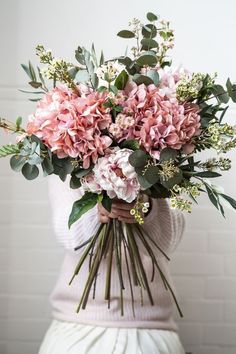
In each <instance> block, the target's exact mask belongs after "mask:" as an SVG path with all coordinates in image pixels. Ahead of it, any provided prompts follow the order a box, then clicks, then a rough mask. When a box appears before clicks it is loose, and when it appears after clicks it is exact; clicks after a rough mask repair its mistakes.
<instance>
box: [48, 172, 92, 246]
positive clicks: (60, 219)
mask: <svg viewBox="0 0 236 354" xmlns="http://www.w3.org/2000/svg"><path fill="white" fill-rule="evenodd" d="M48 180H49V200H50V204H51V209H52V223H53V227H54V232H55V235H56V238H57V240H58V242H59V243H60V244H61V245H62V246H63V247H64V248H65V249H67V250H72V251H74V248H75V247H77V246H78V245H80V244H81V243H83V242H85V241H86V240H88V239H89V238H90V237H91V236H92V235H94V233H95V232H96V230H97V227H98V225H99V220H98V214H97V207H96V206H95V207H94V208H92V209H90V210H89V211H88V212H87V213H85V214H84V215H83V216H82V217H81V218H80V219H79V220H77V221H76V222H75V223H74V224H73V225H72V226H71V228H70V229H69V227H68V220H69V215H70V212H71V210H72V206H73V203H74V202H75V201H76V200H78V199H80V198H81V197H82V195H83V192H82V191H81V189H80V188H79V189H71V188H70V186H69V182H68V180H66V181H65V182H62V181H61V180H60V178H59V177H58V176H55V175H52V176H49V178H48ZM83 250H84V247H82V248H81V249H80V250H79V251H77V252H80V251H81V252H82V251H83Z"/></svg>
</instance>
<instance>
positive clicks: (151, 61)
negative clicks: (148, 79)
mask: <svg viewBox="0 0 236 354" xmlns="http://www.w3.org/2000/svg"><path fill="white" fill-rule="evenodd" d="M136 63H137V64H138V65H139V66H141V67H142V66H145V65H147V66H155V65H156V64H157V57H156V56H155V55H151V54H142V55H141V56H140V57H139V58H138V59H136Z"/></svg>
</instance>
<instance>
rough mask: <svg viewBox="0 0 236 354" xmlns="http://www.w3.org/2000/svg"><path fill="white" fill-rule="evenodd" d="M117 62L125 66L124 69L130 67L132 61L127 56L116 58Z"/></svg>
mask: <svg viewBox="0 0 236 354" xmlns="http://www.w3.org/2000/svg"><path fill="white" fill-rule="evenodd" d="M118 61H119V63H121V64H123V65H125V66H126V67H127V66H130V65H131V64H132V62H133V61H132V59H130V58H129V57H127V56H124V57H120V58H118Z"/></svg>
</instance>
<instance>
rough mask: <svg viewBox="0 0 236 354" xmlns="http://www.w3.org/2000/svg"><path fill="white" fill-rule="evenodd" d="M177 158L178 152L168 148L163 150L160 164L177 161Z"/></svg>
mask: <svg viewBox="0 0 236 354" xmlns="http://www.w3.org/2000/svg"><path fill="white" fill-rule="evenodd" d="M176 157H177V150H175V149H171V148H169V147H167V148H164V149H163V150H161V153H160V162H163V161H170V160H175V159H176Z"/></svg>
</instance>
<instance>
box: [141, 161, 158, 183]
mask: <svg viewBox="0 0 236 354" xmlns="http://www.w3.org/2000/svg"><path fill="white" fill-rule="evenodd" d="M159 172H160V169H159V167H158V166H152V165H151V166H148V168H147V169H146V171H145V174H144V177H145V179H146V180H147V181H148V182H149V183H150V184H151V185H153V184H155V183H157V182H159V181H160V175H159Z"/></svg>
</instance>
